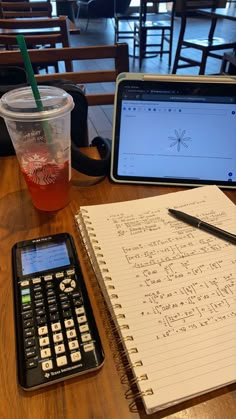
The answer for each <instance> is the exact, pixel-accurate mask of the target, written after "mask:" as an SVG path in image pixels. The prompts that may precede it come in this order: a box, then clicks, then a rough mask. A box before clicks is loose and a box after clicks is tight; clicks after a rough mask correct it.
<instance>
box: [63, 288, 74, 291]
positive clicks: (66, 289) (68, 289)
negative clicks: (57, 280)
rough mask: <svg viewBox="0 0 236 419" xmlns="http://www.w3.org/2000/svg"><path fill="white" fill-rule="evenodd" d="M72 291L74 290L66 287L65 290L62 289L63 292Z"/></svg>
mask: <svg viewBox="0 0 236 419" xmlns="http://www.w3.org/2000/svg"><path fill="white" fill-rule="evenodd" d="M73 289H74V288H72V287H66V288H65V289H64V292H71V291H73Z"/></svg>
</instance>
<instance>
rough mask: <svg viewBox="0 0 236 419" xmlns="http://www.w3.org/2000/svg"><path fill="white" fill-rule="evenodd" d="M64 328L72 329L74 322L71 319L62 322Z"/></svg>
mask: <svg viewBox="0 0 236 419" xmlns="http://www.w3.org/2000/svg"><path fill="white" fill-rule="evenodd" d="M64 324H65V327H66V328H68V327H73V326H74V320H73V319H68V320H65V321H64Z"/></svg>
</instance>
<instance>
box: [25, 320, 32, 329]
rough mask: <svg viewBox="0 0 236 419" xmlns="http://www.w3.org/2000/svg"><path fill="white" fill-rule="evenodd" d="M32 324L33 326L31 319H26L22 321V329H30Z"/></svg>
mask: <svg viewBox="0 0 236 419" xmlns="http://www.w3.org/2000/svg"><path fill="white" fill-rule="evenodd" d="M33 324H34V322H33V319H32V318H31V319H26V320H24V322H23V326H24V328H25V329H26V328H27V327H32V326H33Z"/></svg>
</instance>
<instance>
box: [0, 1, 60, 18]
mask: <svg viewBox="0 0 236 419" xmlns="http://www.w3.org/2000/svg"><path fill="white" fill-rule="evenodd" d="M31 17H52V5H51V2H50V0H45V1H32V2H31V1H1V2H0V18H1V19H8V18H31Z"/></svg>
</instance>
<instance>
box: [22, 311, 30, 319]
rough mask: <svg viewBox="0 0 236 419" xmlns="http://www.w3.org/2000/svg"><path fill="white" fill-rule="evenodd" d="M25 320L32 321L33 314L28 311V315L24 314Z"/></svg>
mask: <svg viewBox="0 0 236 419" xmlns="http://www.w3.org/2000/svg"><path fill="white" fill-rule="evenodd" d="M22 317H23V320H28V319H32V317H33V312H32V311H27V312H26V313H23V314H22Z"/></svg>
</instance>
